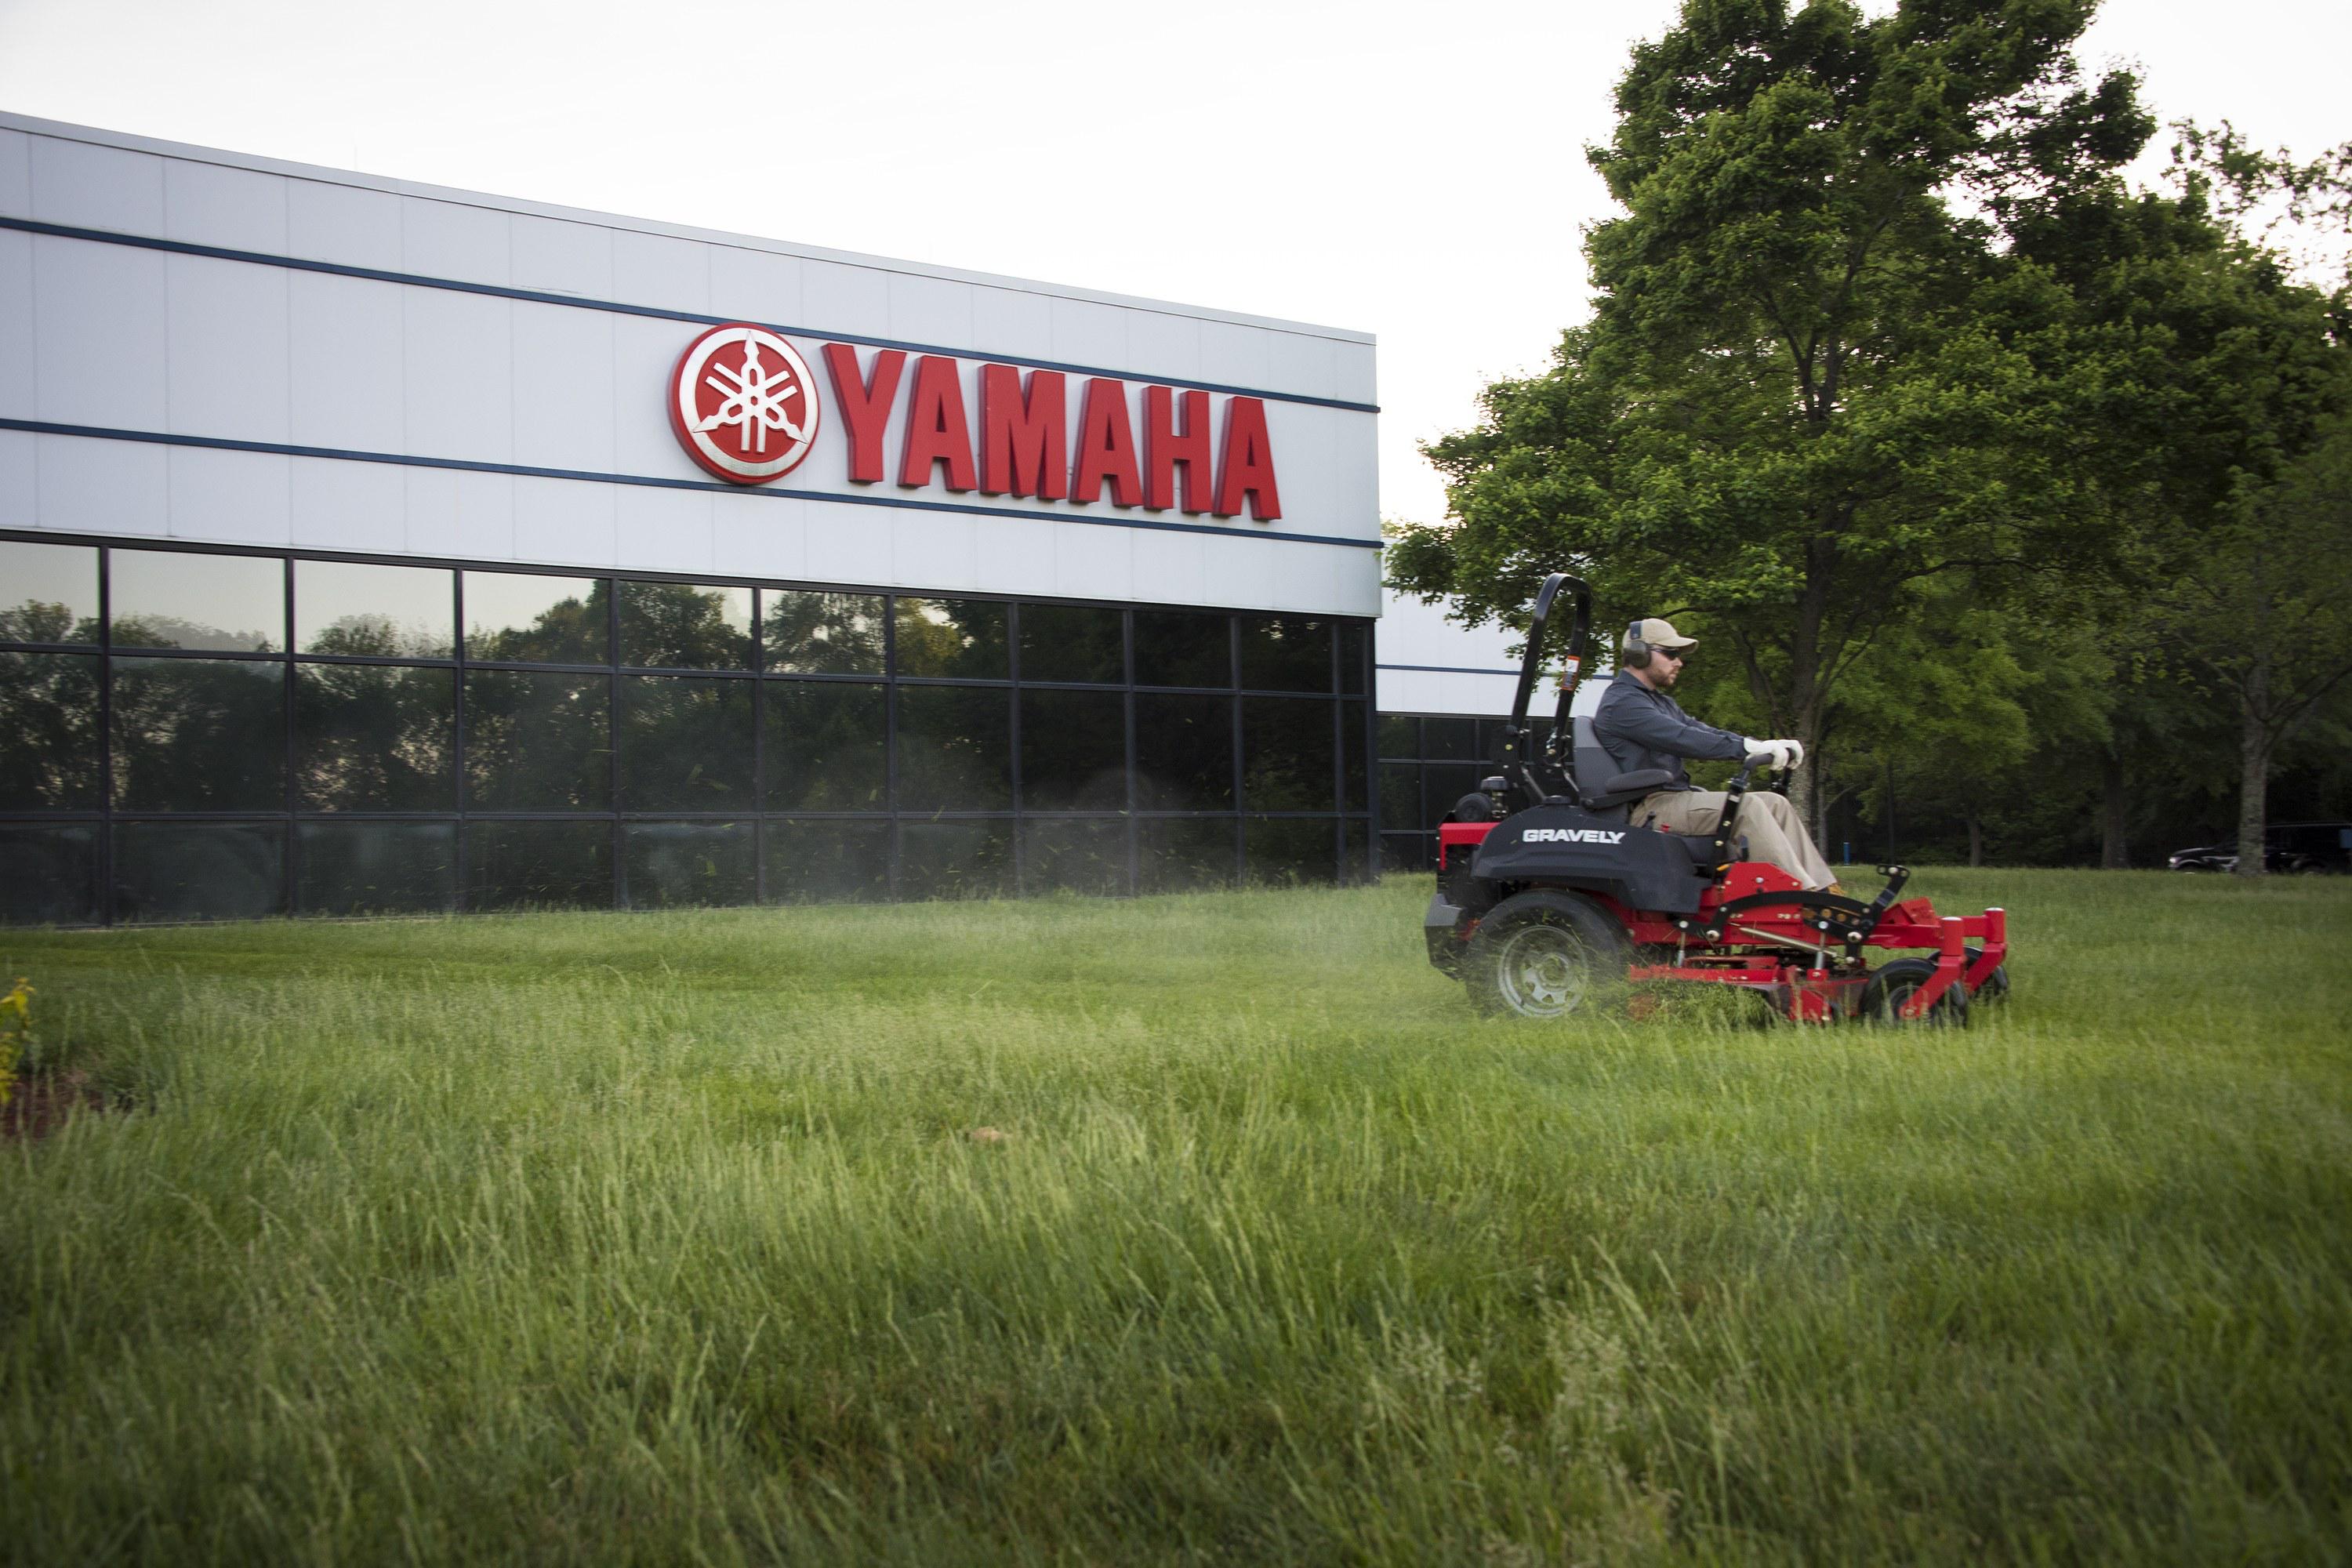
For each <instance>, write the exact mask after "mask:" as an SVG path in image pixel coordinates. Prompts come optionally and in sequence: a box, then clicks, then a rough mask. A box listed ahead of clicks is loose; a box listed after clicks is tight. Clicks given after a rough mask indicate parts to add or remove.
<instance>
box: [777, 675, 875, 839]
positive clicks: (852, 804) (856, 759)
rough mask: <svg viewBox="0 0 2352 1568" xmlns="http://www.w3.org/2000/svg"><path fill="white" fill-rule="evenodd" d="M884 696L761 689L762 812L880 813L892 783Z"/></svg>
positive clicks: (847, 686) (796, 683)
mask: <svg viewBox="0 0 2352 1568" xmlns="http://www.w3.org/2000/svg"><path fill="white" fill-rule="evenodd" d="M887 691H888V689H887V688H886V687H882V686H866V685H863V684H853V683H849V682H845V681H830V680H827V681H816V680H776V681H770V682H768V683H767V689H766V693H765V707H766V717H765V720H764V722H765V723H766V725H767V735H766V742H765V744H766V759H765V760H766V763H767V773H768V798H767V802H766V805H767V808H768V809H769V810H770V811H882V810H886V809H887V807H888V805H889V801H888V799H887V795H888V785H889V780H890V747H889V700H888V696H887Z"/></svg>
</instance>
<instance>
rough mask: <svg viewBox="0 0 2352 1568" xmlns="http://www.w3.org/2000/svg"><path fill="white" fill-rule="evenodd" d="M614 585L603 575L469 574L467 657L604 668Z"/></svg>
mask: <svg viewBox="0 0 2352 1568" xmlns="http://www.w3.org/2000/svg"><path fill="white" fill-rule="evenodd" d="M611 593H612V584H610V583H608V582H606V581H605V580H604V578H602V577H534V576H526V575H524V574H520V573H516V572H468V573H467V574H466V657H467V658H475V659H485V660H501V661H506V662H509V663H515V664H603V663H604V654H605V649H606V647H607V646H608V639H607V638H606V637H605V635H604V630H605V617H606V614H607V609H608V601H609V597H610V595H611Z"/></svg>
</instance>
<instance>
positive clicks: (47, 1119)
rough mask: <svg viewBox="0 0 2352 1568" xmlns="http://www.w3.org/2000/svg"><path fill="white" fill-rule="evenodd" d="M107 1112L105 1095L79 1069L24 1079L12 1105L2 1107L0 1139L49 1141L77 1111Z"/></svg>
mask: <svg viewBox="0 0 2352 1568" xmlns="http://www.w3.org/2000/svg"><path fill="white" fill-rule="evenodd" d="M106 1109H107V1099H106V1096H105V1094H104V1093H103V1092H101V1091H100V1089H99V1088H98V1086H97V1085H96V1084H94V1083H92V1082H90V1079H89V1074H88V1073H86V1072H83V1071H81V1070H80V1069H79V1068H76V1069H75V1070H74V1071H71V1072H60V1073H43V1074H41V1075H40V1076H39V1077H37V1078H20V1079H17V1080H16V1091H15V1093H13V1094H12V1095H11V1096H10V1097H9V1100H8V1103H7V1104H6V1105H5V1106H0V1138H45V1137H47V1135H48V1134H50V1133H52V1132H54V1131H57V1130H58V1128H59V1127H61V1126H63V1125H64V1124H65V1120H66V1118H67V1117H68V1116H70V1115H72V1114H73V1113H74V1112H75V1111H77V1110H106Z"/></svg>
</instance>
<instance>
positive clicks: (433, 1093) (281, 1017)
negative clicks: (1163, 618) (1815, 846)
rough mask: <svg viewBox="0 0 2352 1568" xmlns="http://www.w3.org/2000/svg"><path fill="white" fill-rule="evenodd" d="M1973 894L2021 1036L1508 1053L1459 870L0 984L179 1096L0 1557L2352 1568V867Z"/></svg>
mask: <svg viewBox="0 0 2352 1568" xmlns="http://www.w3.org/2000/svg"><path fill="white" fill-rule="evenodd" d="M1913 890H1915V891H1925V892H1927V893H1929V894H1930V895H1932V896H1934V897H1935V898H1937V900H1938V903H1939V904H1940V905H1941V906H1943V907H1945V908H1946V909H1953V908H1958V907H1966V908H1969V909H1974V908H1977V907H1980V906H1981V905H1982V904H1984V903H1986V902H1999V903H2003V904H2005V905H2007V907H2008V908H2009V909H2010V910H2011V931H2012V933H2013V934H2012V940H2013V942H2015V943H2016V945H2017V952H2018V957H2017V958H2016V960H2015V961H2014V963H2013V964H2012V970H2013V973H2015V976H2016V982H2017V992H2016V995H2015V997H2014V999H2013V1000H2012V1001H2011V1003H2010V1004H2008V1005H2007V1006H2006V1007H2005V1008H2002V1009H1992V1008H1985V1009H1982V1010H1980V1011H1979V1014H1978V1016H1977V1018H1976V1020H1975V1023H1974V1025H1973V1026H1971V1027H1970V1028H1969V1029H1968V1030H1966V1031H1959V1032H1951V1031H1940V1030H1902V1031H1883V1030H1882V1031H1867V1030H1863V1029H1859V1028H1854V1027H1840V1028H1831V1029H1807V1030H1797V1029H1793V1028H1781V1029H1763V1028H1755V1027H1750V1026H1745V1016H1744V1015H1740V1014H1738V1013H1735V1012H1726V1011H1724V1010H1721V1009H1718V1008H1713V1007H1709V1006H1706V1005H1703V1004H1704V1003H1705V1001H1706V998H1701V997H1695V998H1690V999H1687V1000H1685V1001H1683V1002H1679V1003H1675V1004H1671V1005H1668V1006H1667V1007H1666V1008H1664V1010H1663V1011H1661V1012H1660V1013H1659V1014H1657V1015H1655V1016H1651V1017H1648V1018H1646V1019H1644V1020H1643V1021H1641V1022H1638V1023H1635V1022H1631V1021H1626V1020H1623V1019H1607V1020H1594V1021H1588V1022H1581V1023H1570V1024H1564V1025H1555V1026H1538V1025H1527V1024H1519V1023H1508V1024H1505V1023H1490V1022H1479V1021H1476V1020H1475V1019H1474V1018H1473V1017H1472V1016H1470V1015H1469V1014H1468V1012H1467V1010H1466V1008H1465V1006H1464V1005H1463V1003H1462V1000H1461V998H1460V995H1459V992H1458V988H1456V987H1454V986H1452V985H1450V984H1448V983H1447V982H1445V981H1444V980H1443V979H1442V978H1441V977H1440V976H1438V975H1437V974H1436V973H1434V972H1433V971H1432V970H1431V969H1430V968H1429V967H1428V965H1427V963H1425V962H1424V960H1423V955H1422V953H1421V952H1420V951H1419V948H1420V933H1419V930H1418V926H1419V916H1420V905H1421V902H1422V901H1423V898H1424V897H1425V889H1424V887H1423V882H1422V880H1421V879H1417V878H1416V879H1390V880H1389V881H1388V882H1386V883H1385V884H1383V885H1382V886H1381V887H1378V888H1371V889H1350V890H1344V891H1331V892H1298V893H1262V894H1236V895H1228V896H1213V897H1200V898H1192V899H1171V900H1138V901H1133V902H1075V901H1071V902H1064V901H1053V902H1034V903H1023V904H976V905H951V904H950V905H928V906H911V907H901V908H882V909H825V910H729V911H712V912H702V913H688V914H666V915H637V916H625V915H610V914H595V915H587V914H582V915H559V914H549V915H538V916H523V917H513V918H472V919H467V920H462V921H427V922H385V923H380V924H285V923H267V924H252V925H235V926H221V927H212V928H178V929H155V930H147V931H117V932H111V933H107V932H29V931H9V932H5V933H0V955H5V956H0V973H5V975H6V976H8V977H11V978H13V976H14V975H15V974H17V973H25V974H28V975H30V976H31V977H32V979H33V983H34V984H35V985H36V986H37V987H38V988H39V993H38V995H37V998H36V1001H35V1008H36V1019H37V1025H38V1026H39V1028H40V1031H41V1038H42V1047H41V1048H42V1050H43V1051H44V1052H45V1053H46V1055H47V1060H48V1061H49V1062H50V1064H51V1065H52V1066H53V1067H54V1066H57V1065H61V1064H62V1065H77V1064H78V1065H79V1066H80V1067H81V1068H84V1069H85V1070H87V1071H89V1072H90V1073H91V1074H92V1075H93V1077H94V1079H95V1080H96V1082H97V1083H98V1084H99V1085H100V1087H101V1088H103V1089H105V1090H106V1091H107V1092H108V1093H110V1095H112V1096H114V1097H115V1098H116V1099H117V1100H119V1101H121V1102H122V1103H124V1104H126V1105H128V1106H129V1107H130V1108H131V1109H129V1110H125V1111H123V1112H121V1113H89V1112H84V1113H81V1114H79V1115H77V1116H76V1117H75V1118H73V1119H72V1120H71V1121H69V1122H68V1124H67V1125H66V1126H65V1127H64V1128H63V1129H61V1130H60V1131H57V1132H56V1133H54V1134H53V1135H51V1136H50V1137H47V1138H46V1139H42V1140H39V1141H37V1142H36V1141H26V1140H18V1141H15V1142H6V1143H0V1183H5V1185H0V1193H5V1200H6V1205H7V1208H6V1212H7V1220H6V1223H5V1227H0V1558H5V1559H7V1560H10V1561H17V1562H26V1563H35V1562H39V1563H68V1562H71V1563H100V1562H109V1561H118V1560H146V1561H169V1562H173V1563H197V1562H213V1561H220V1562H236V1563H249V1562H256V1561H268V1562H281V1563H302V1562H330V1561H341V1562H348V1561H376V1560H411V1561H430V1562H443V1561H455V1560H499V1561H516V1562H572V1561H581V1560H595V1561H610V1562H646V1563H656V1562H658V1563H673V1562H677V1563H738V1562H772V1561H777V1560H787V1561H816V1562H831V1561H844V1560H851V1561H870V1562H886V1563H920V1564H926V1565H929V1564H939V1563H1122V1564H1124V1563H1154V1562H1184V1561H1195V1560H1217V1561H1245V1562H1257V1561H1266V1562H1272V1561H1284V1562H1302V1563H1416V1564H1418V1563H1479V1564H1482V1565H1491V1564H1496V1563H1504V1564H1511V1563H1551V1562H1559V1561H1579V1562H1584V1561H1601V1562H1616V1561H1622V1562H1648V1561H1685V1560H1687V1561H1696V1562H1717V1561H1723V1562H1742V1563H1748V1562H1758V1563H1811V1562H1822V1561H1838V1560H1845V1561H1853V1560H1863V1559H1885V1558H1899V1559H1905V1560H1918V1561H1943V1562H1976V1561H1980V1560H1984V1559H1994V1560H2032V1561H2043V1560H2048V1561H2068V1560H2084V1559H2099V1560H2116V1559H2138V1560H2145V1561H2164V1562H2181V1561H2213V1560H2229V1561H2233V1562H2235V1561H2245V1560H2255V1561H2263V1560H2270V1561H2293V1562H2301V1563H2308V1562H2329V1561H2343V1560H2345V1559H2346V1557H2347V1554H2352V1246H2347V1241H2352V1237H2347V1216H2352V1114H2347V1113H2348V1112H2352V1071H2348V1070H2347V1057H2352V1038H2348V1037H2347V1028H2346V1019H2347V1016H2352V964H2347V963H2346V961H2345V954H2344V948H2345V946H2346V942H2347V938H2352V885H2347V884H2346V883H2344V882H2342V881H2333V880H2302V879H2298V880H2293V881H2284V880H2282V881H2275V882H2273V883H2269V884H2265V885H2259V886H2252V887H2247V886H2241V885H2238V884H2236V883H2234V882H2232V881H2230V880H2228V879H2189V878H2167V877H2165V876H2162V875H2160V874H2155V873H2116V874H2095V873H2069V872H2053V871H2001V872H1994V871H1984V872H1966V871H1957V870H1951V871H1946V870H1937V871H1930V872H1928V873H1926V874H1924V875H1923V876H1922V877H1921V878H1919V879H1916V880H1915V882H1914V885H1913ZM983 1127H984V1128H992V1129H995V1130H998V1131H1002V1132H1003V1133H1005V1134H1006V1135H1007V1136H1006V1137H1005V1138H1004V1139H1003V1141H1002V1142H974V1141H973V1140H972V1139H971V1137H970V1134H971V1131H973V1130H975V1129H979V1128H983Z"/></svg>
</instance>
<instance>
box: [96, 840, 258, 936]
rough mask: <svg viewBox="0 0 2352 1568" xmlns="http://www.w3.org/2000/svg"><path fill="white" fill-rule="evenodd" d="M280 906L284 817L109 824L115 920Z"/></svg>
mask: <svg viewBox="0 0 2352 1568" xmlns="http://www.w3.org/2000/svg"><path fill="white" fill-rule="evenodd" d="M285 912H286V828H285V826H284V824H282V823H276V822H268V823H245V822H201V823H199V822H124V823H118V824H116V825H115V829H114V918H115V919H116V920H119V921H237V920H257V919H259V918H260V917H261V916H264V915H278V914H284V913H285Z"/></svg>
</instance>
